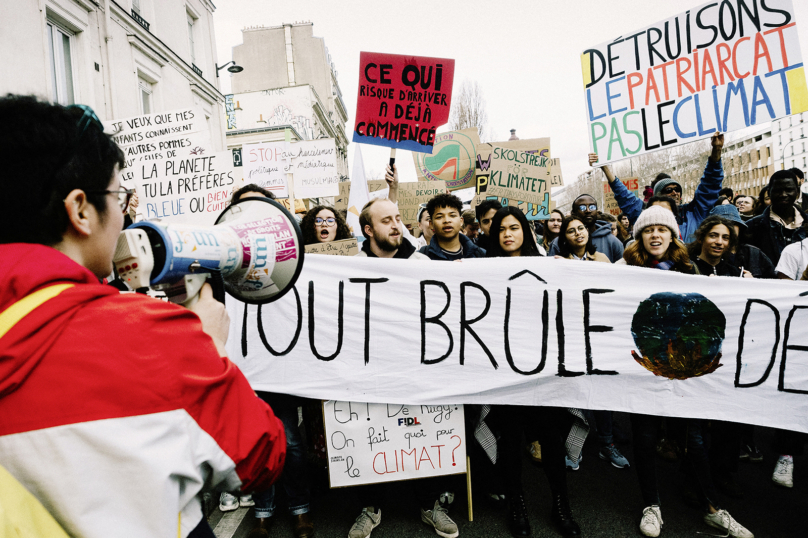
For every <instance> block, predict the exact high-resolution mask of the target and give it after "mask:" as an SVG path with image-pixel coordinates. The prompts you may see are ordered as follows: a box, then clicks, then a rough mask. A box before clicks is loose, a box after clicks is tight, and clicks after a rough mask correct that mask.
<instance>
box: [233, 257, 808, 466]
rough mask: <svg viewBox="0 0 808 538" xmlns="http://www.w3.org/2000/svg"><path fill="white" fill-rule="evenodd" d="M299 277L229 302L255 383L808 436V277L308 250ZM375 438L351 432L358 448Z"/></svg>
mask: <svg viewBox="0 0 808 538" xmlns="http://www.w3.org/2000/svg"><path fill="white" fill-rule="evenodd" d="M470 284H473V285H470ZM295 288H296V293H288V294H286V295H285V296H283V297H282V298H281V299H279V300H277V301H275V302H273V303H270V304H268V305H263V306H261V307H260V308H259V307H258V306H257V305H244V304H243V303H239V302H237V301H227V305H226V306H227V308H228V314H229V316H230V327H229V329H230V334H231V338H229V339H228V342H227V351H228V356H229V357H230V360H232V361H233V362H234V363H236V365H237V366H238V367H239V369H240V370H241V371H242V372H243V373H244V375H245V376H246V377H247V379H248V380H249V382H250V384H251V386H252V387H253V388H254V389H255V390H263V391H270V392H283V393H285V394H293V395H297V396H303V397H306V398H317V399H337V400H341V401H360V402H375V403H385V404H388V403H389V404H394V403H395V404H419V405H440V404H447V403H463V404H473V403H488V404H498V403H503V404H508V405H546V406H553V407H577V408H584V409H609V410H615V411H623V412H633V413H643V414H648V415H660V416H680V417H693V418H712V419H717V420H727V421H732V422H743V423H747V424H760V425H765V426H767V427H772V428H782V429H788V430H795V431H802V432H808V399H806V397H805V394H806V392H808V366H806V361H805V357H806V354H805V353H806V352H805V351H804V350H805V348H806V344H808V333H806V331H805V330H804V327H805V325H806V323H808V297H800V296H799V293H800V292H801V291H803V290H806V284H805V283H798V282H785V281H782V280H768V281H760V280H757V279H749V278H730V277H709V278H708V277H707V276H699V275H686V274H682V273H677V272H673V271H658V270H655V269H648V268H643V267H629V266H625V265H612V264H608V263H579V262H571V261H567V260H555V259H553V258H552V257H530V258H519V257H517V258H508V259H481V260H464V262H463V263H427V262H424V263H416V262H407V263H405V262H400V263H395V261H394V260H385V259H377V258H363V257H348V256H331V257H327V258H326V257H325V256H310V257H307V259H306V263H305V264H304V265H303V269H302V270H301V273H300V278H299V280H298V283H297V285H296V286H295ZM245 309H246V310H245ZM468 320H475V321H474V322H473V323H471V324H470V323H469V321H468ZM471 330H473V331H474V332H473V336H474V338H471V336H470V333H471ZM232 335H243V337H234V336H232ZM298 336H299V338H298ZM245 342H246V343H245ZM268 350H271V351H272V353H270V352H269V351H268ZM415 416H419V415H417V414H416V415H415ZM419 418H420V416H419ZM360 419H361V420H360V421H359V422H364V423H365V424H368V421H367V420H366V417H363V416H361V415H360ZM420 422H422V423H423V422H424V421H423V420H420ZM390 429H391V428H388V430H390ZM402 429H403V428H402ZM380 431H381V430H379V429H378V428H377V429H376V432H380ZM365 432H366V429H365ZM366 436H367V432H366V433H365V436H363V437H362V438H359V437H351V436H348V437H350V438H352V439H354V441H355V442H356V447H357V448H358V447H359V446H360V443H359V440H360V439H363V438H366ZM388 438H389V436H388ZM376 446H377V445H376V444H375V443H374V448H376ZM378 446H379V448H381V445H378ZM391 446H392V441H391ZM364 450H365V451H366V452H367V453H370V447H369V446H368V445H367V444H365V445H364ZM430 455H431V454H430ZM377 463H378V461H377ZM387 463H388V470H389V469H391V467H390V463H391V459H390V456H389V455H388V458H387ZM392 464H393V467H394V466H395V461H394V460H393V461H392ZM399 465H400V457H399ZM377 468H378V466H377Z"/></svg>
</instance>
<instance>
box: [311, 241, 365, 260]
mask: <svg viewBox="0 0 808 538" xmlns="http://www.w3.org/2000/svg"><path fill="white" fill-rule="evenodd" d="M358 253H359V249H358V247H357V245H356V239H355V238H351V239H342V240H340V241H329V242H328V243H313V244H311V245H306V254H330V255H332V256H356V255H357V254H358Z"/></svg>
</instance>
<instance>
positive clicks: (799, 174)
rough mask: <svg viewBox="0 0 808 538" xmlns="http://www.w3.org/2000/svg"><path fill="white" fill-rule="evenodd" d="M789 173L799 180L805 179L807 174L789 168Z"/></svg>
mask: <svg viewBox="0 0 808 538" xmlns="http://www.w3.org/2000/svg"><path fill="white" fill-rule="evenodd" d="M788 171H789V172H791V173H792V174H794V175H795V176H796V177H797V179H805V174H803V173H802V170H800V169H799V168H789V169H788Z"/></svg>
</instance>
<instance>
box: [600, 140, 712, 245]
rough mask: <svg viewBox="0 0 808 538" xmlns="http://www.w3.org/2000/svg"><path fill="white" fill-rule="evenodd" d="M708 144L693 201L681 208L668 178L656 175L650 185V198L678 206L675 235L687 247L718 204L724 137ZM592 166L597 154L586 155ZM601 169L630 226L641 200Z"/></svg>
mask: <svg viewBox="0 0 808 538" xmlns="http://www.w3.org/2000/svg"><path fill="white" fill-rule="evenodd" d="M710 143H711V145H712V152H711V153H710V157H709V158H708V159H707V165H706V166H705V167H704V174H703V175H702V176H701V180H700V181H699V186H698V187H697V188H696V194H694V195H693V200H691V201H690V202H689V203H687V204H682V186H681V185H680V184H679V182H678V181H676V180H675V179H673V178H671V177H670V176H669V175H668V174H665V173H662V174H659V175H658V176H657V177H656V179H655V180H654V183H653V187H654V196H660V195H662V196H670V197H671V198H673V199H674V200H675V201H676V203H677V205H679V216H678V217H677V222H678V223H679V232H680V233H681V236H682V238H683V239H684V241H685V243H690V242H691V241H693V239H694V238H695V235H694V234H695V233H696V230H697V229H698V227H699V225H701V222H702V221H703V220H704V219H705V218H707V216H708V215H709V213H710V210H711V209H712V208H713V206H714V205H715V203H716V202H717V201H718V191H720V190H721V183H722V182H723V181H724V168H723V167H722V166H721V150H722V149H723V147H724V134H723V133H713V137H712V139H711V140H710ZM596 162H598V155H597V153H590V154H589V165H590V166H593V165H594V164H595V163H596ZM601 169H602V170H603V173H604V174H605V175H606V179H608V180H609V186H610V187H611V188H612V192H614V198H615V200H617V204H618V205H619V206H620V210H621V211H622V212H623V213H625V214H626V215H627V216H628V220H629V222H630V223H631V225H632V226H633V225H634V222H635V221H636V220H637V218H638V217H639V216H640V213H642V210H643V203H642V200H640V199H639V198H637V197H636V196H634V195H633V194H631V192H630V191H629V190H628V189H627V188H626V186H625V185H623V182H622V181H618V178H617V177H615V175H614V174H613V173H612V170H611V168H610V167H609V166H608V165H603V166H602V167H601Z"/></svg>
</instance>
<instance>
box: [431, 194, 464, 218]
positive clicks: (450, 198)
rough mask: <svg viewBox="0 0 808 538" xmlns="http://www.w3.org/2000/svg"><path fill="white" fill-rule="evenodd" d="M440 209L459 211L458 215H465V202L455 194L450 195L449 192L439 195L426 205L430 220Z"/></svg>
mask: <svg viewBox="0 0 808 538" xmlns="http://www.w3.org/2000/svg"><path fill="white" fill-rule="evenodd" d="M440 207H450V208H452V209H457V213H458V215H460V214H462V213H463V202H462V201H461V200H460V198H458V197H457V196H455V195H454V194H449V193H448V192H444V193H441V194H438V195H437V196H435V197H434V198H432V199H431V200H430V201H428V202H427V203H426V211H427V213H429V218H432V216H433V215H434V214H435V210H436V209H438V208H440Z"/></svg>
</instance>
